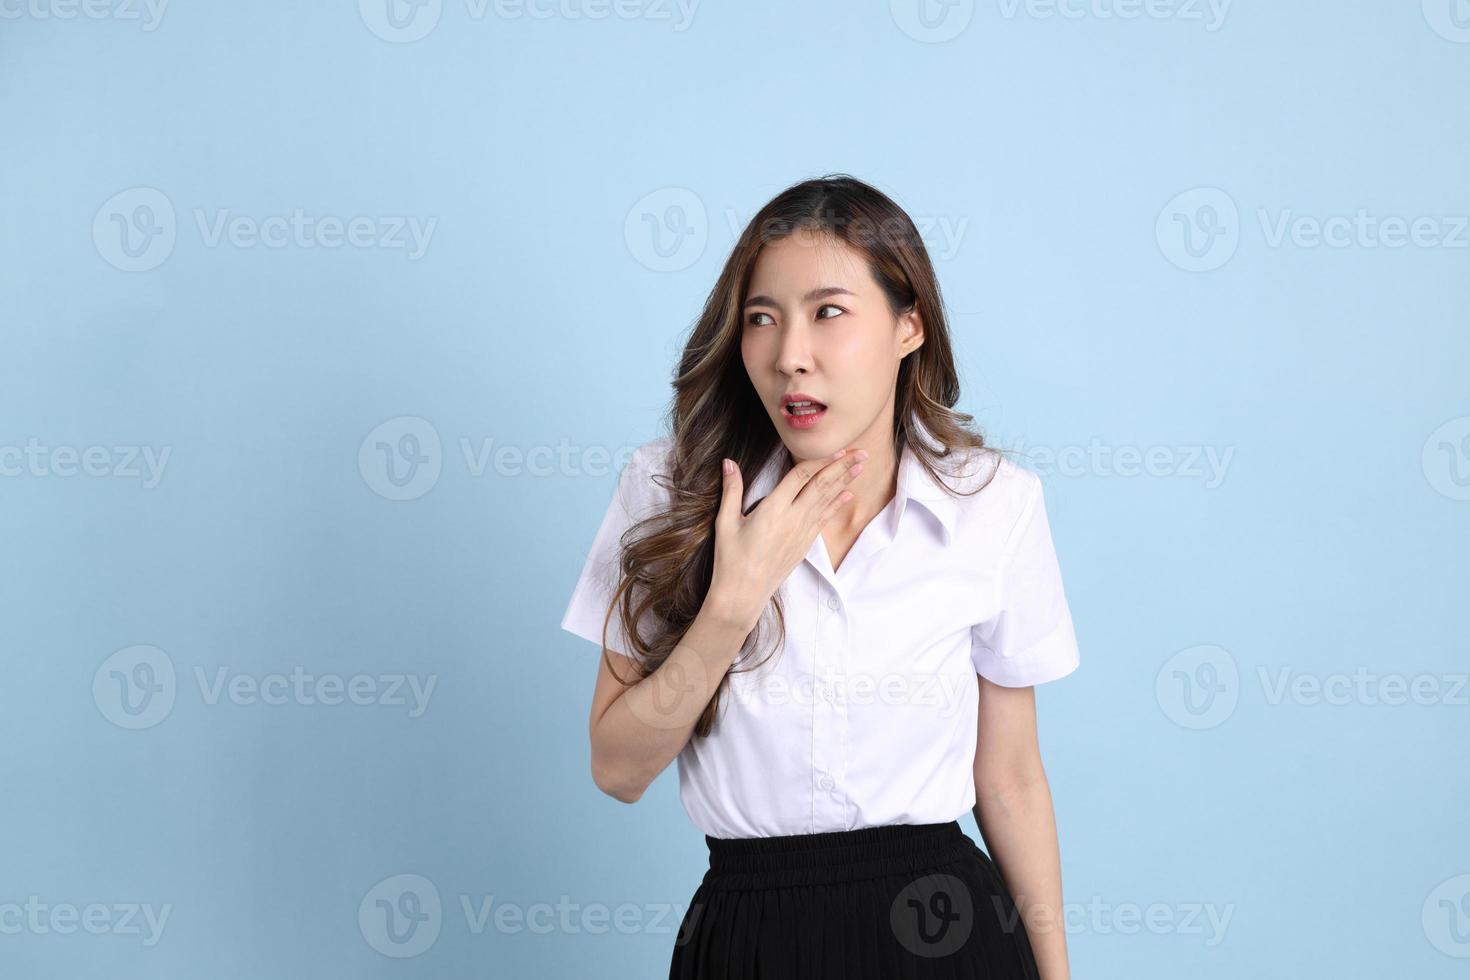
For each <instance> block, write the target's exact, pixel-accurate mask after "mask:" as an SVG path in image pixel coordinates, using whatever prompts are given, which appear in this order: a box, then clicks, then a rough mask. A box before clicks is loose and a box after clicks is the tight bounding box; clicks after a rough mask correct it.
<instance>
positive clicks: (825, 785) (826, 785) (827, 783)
mask: <svg viewBox="0 0 1470 980" xmlns="http://www.w3.org/2000/svg"><path fill="white" fill-rule="evenodd" d="M817 786H819V787H820V788H822V789H831V788H832V777H831V776H823V777H822V778H821V779H819V780H817Z"/></svg>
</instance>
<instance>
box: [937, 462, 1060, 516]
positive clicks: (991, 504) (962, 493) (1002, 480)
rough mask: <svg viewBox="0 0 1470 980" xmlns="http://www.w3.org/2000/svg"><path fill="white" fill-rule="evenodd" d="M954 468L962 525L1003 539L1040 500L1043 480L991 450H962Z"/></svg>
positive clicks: (949, 480) (953, 483)
mask: <svg viewBox="0 0 1470 980" xmlns="http://www.w3.org/2000/svg"><path fill="white" fill-rule="evenodd" d="M959 455H960V457H961V458H960V459H959V460H957V461H956V462H955V463H954V464H953V467H954V469H955V471H957V472H958V473H959V476H958V478H949V477H946V482H948V483H949V484H950V485H951V486H953V487H954V488H955V490H956V491H957V496H956V497H955V500H956V503H957V505H958V508H959V511H960V515H961V516H960V521H961V525H962V526H964V527H966V528H968V529H969V530H971V531H972V532H975V533H979V534H982V535H987V536H990V537H995V536H999V537H1000V538H1002V539H1004V538H1005V537H1006V536H1007V535H1008V534H1009V532H1010V531H1011V530H1012V529H1013V528H1015V527H1016V526H1017V525H1018V524H1019V523H1020V522H1021V519H1022V518H1023V517H1025V516H1026V514H1028V513H1029V512H1030V511H1032V510H1033V509H1035V507H1036V505H1037V503H1038V502H1039V501H1040V500H1041V493H1042V484H1041V477H1039V476H1038V475H1037V474H1036V473H1035V472H1033V471H1032V470H1030V469H1028V468H1027V467H1025V466H1024V465H1022V464H1020V463H1018V462H1016V460H1015V459H1013V458H1012V457H1011V456H1008V455H1005V454H1003V453H1000V452H997V451H996V450H994V449H991V448H989V447H986V448H983V449H963V450H960V451H959Z"/></svg>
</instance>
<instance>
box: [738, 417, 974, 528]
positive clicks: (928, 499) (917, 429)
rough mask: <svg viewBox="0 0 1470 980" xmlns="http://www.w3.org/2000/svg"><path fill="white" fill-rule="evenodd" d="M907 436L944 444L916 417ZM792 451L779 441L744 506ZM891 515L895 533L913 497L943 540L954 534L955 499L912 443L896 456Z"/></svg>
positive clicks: (770, 482)
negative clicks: (932, 520)
mask: <svg viewBox="0 0 1470 980" xmlns="http://www.w3.org/2000/svg"><path fill="white" fill-rule="evenodd" d="M909 438H910V439H921V440H923V441H924V443H925V444H926V445H928V446H930V447H932V448H934V449H936V450H938V449H942V448H943V447H941V446H938V445H936V444H935V441H934V439H933V437H932V435H931V433H930V431H929V428H928V427H927V426H926V425H924V423H923V422H921V421H919V419H918V418H915V419H914V420H913V424H912V426H911V428H910V435H909ZM790 457H791V453H790V451H789V450H788V449H787V448H786V446H785V444H778V445H777V448H776V450H775V451H774V452H772V453H771V455H770V458H769V459H767V460H766V462H765V464H764V465H763V466H762V467H761V469H760V472H758V473H757V474H756V476H755V479H754V480H752V481H751V482H750V485H749V486H748V487H747V488H746V491H745V509H746V510H749V509H750V506H751V504H753V503H755V502H756V501H757V500H760V499H761V498H762V497H764V496H766V495H767V494H768V493H770V492H771V491H772V490H774V489H775V488H776V484H777V483H778V482H780V478H781V475H782V471H783V470H785V468H786V464H787V462H788V461H789V460H790ZM893 499H894V506H893V516H892V517H891V518H890V524H889V530H890V531H891V532H894V533H896V532H897V530H898V522H899V520H900V519H901V518H902V516H903V512H904V510H905V509H906V507H907V504H908V502H909V501H910V500H916V501H918V502H919V504H920V505H921V506H923V507H924V509H926V510H928V511H929V513H931V514H933V515H934V517H935V518H936V519H937V520H938V521H939V525H940V528H941V529H942V535H943V539H944V543H945V544H948V543H949V542H950V541H951V540H952V539H953V538H954V524H955V518H956V516H957V514H956V508H957V507H958V501H956V500H955V498H954V497H953V496H952V495H951V494H950V492H949V490H948V489H947V488H946V487H945V486H944V485H943V484H941V483H939V482H937V481H936V480H935V478H934V476H933V475H932V474H930V472H929V471H928V470H927V469H925V468H924V464H923V463H921V462H920V461H919V457H918V455H917V454H915V453H914V451H913V447H912V446H909V445H905V446H904V447H903V453H902V455H901V456H900V457H899V460H898V488H897V490H896V491H895V492H894V496H893Z"/></svg>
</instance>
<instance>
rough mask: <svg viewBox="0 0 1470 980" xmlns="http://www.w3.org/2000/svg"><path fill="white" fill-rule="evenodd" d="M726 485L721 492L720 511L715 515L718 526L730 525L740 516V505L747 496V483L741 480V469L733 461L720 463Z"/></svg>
mask: <svg viewBox="0 0 1470 980" xmlns="http://www.w3.org/2000/svg"><path fill="white" fill-rule="evenodd" d="M720 464H721V467H722V472H723V473H724V477H723V479H724V483H723V485H722V486H721V492H720V510H719V513H717V514H716V515H715V523H716V524H730V523H731V522H733V521H734V520H735V519H736V518H738V517H739V516H740V503H741V501H742V500H743V499H744V496H745V489H744V488H745V481H744V480H743V479H741V476H740V467H739V466H737V465H735V461H734V460H733V459H724V460H721V461H720Z"/></svg>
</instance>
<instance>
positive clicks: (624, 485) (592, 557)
mask: <svg viewBox="0 0 1470 980" xmlns="http://www.w3.org/2000/svg"><path fill="white" fill-rule="evenodd" d="M664 442H666V439H663V440H655V442H653V443H648V444H645V445H643V446H639V447H638V448H637V449H636V450H634V452H633V455H632V456H631V457H630V458H629V460H628V463H627V465H626V466H624V467H623V472H622V473H621V474H620V475H619V476H618V485H617V487H616V489H614V491H613V495H612V500H611V502H610V503H609V504H608V506H607V513H605V514H604V515H603V517H602V523H601V524H600V525H599V526H598V528H597V534H596V536H594V537H593V539H592V550H591V551H590V552H589V553H588V555H587V560H586V561H585V562H584V563H583V565H582V574H581V577H580V578H578V579H577V584H576V587H575V588H574V589H573V590H572V597H571V601H570V602H568V604H567V608H566V612H565V613H564V614H563V615H562V619H561V628H562V629H564V630H566V631H568V632H569V633H575V634H576V635H577V636H580V637H582V638H583V639H586V640H590V641H592V642H593V643H596V644H597V647H598V650H601V649H602V621H603V617H604V616H605V615H606V614H607V609H608V603H610V602H611V601H612V596H613V592H614V591H615V590H616V588H617V584H618V577H619V559H620V558H621V544H622V535H623V532H624V531H626V530H627V529H628V528H630V527H632V526H633V525H634V524H635V523H637V522H638V521H641V520H643V519H645V518H647V517H650V516H652V514H653V513H654V512H655V511H656V510H657V509H658V508H659V507H660V506H663V507H667V506H668V499H667V498H668V492H667V491H666V490H663V489H662V488H661V487H659V486H658V485H657V484H655V483H654V482H653V479H652V473H653V468H652V465H651V457H652V456H653V454H654V452H655V451H656V450H657V449H658V448H659V447H660V446H661V445H662V444H663V443H664ZM607 645H608V647H609V648H610V649H611V650H613V651H614V652H615V653H624V654H626V652H627V651H628V649H629V646H630V644H629V642H628V636H627V634H626V633H625V632H624V631H623V628H622V622H621V616H620V615H619V613H618V612H617V611H614V612H613V615H612V619H611V620H610V621H609V622H608V624H607Z"/></svg>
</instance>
